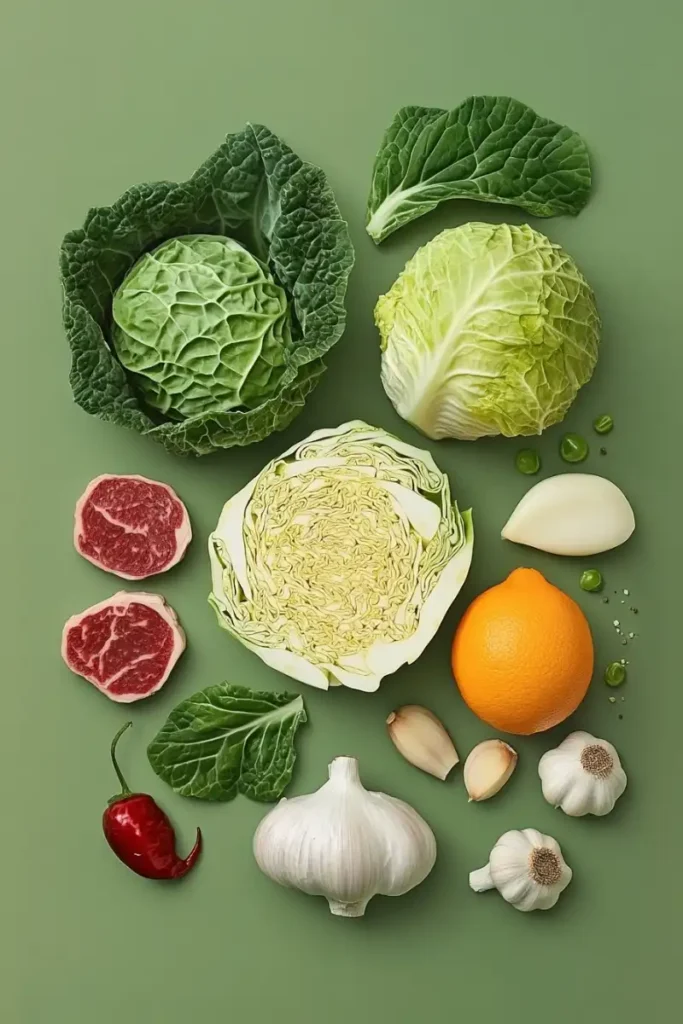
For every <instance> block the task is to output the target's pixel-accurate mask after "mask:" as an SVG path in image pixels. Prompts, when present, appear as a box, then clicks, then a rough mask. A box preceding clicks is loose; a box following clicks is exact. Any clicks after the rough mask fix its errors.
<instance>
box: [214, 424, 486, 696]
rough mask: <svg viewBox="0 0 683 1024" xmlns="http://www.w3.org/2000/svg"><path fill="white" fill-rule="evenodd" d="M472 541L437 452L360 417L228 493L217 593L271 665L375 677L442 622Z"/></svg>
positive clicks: (365, 682)
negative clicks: (438, 459) (453, 498)
mask: <svg viewBox="0 0 683 1024" xmlns="http://www.w3.org/2000/svg"><path fill="white" fill-rule="evenodd" d="M472 545H473V530H472V517H471V513H470V512H465V513H463V514H461V513H460V511H459V509H458V506H457V504H456V503H455V502H453V501H452V500H451V495H450V486H449V482H448V478H447V477H446V476H445V475H444V474H443V473H442V472H441V471H440V470H439V468H438V467H437V466H436V464H435V462H434V460H433V459H432V457H431V455H430V454H429V452H426V451H422V450H421V449H419V448H414V447H413V446H412V445H409V444H405V443H404V442H403V441H400V440H399V439H398V438H396V437H393V436H392V435H391V434H388V433H387V432H386V431H384V430H381V429H378V428H375V427H371V426H369V425H368V424H367V423H363V422H362V421H360V420H355V421H353V422H351V423H345V424H343V425H342V426H340V427H338V428H337V429H333V430H317V431H315V432H314V433H313V434H311V435H310V437H308V438H306V439H305V440H304V441H301V442H300V443H299V444H296V445H293V446H292V447H291V448H290V449H288V451H286V452H285V453H284V454H283V455H282V456H280V458H277V459H274V460H273V461H272V462H270V463H269V464H268V465H267V466H266V467H265V469H264V470H263V471H262V472H261V473H259V475H258V476H257V477H255V479H254V480H252V481H251V482H250V483H249V484H247V486H246V487H244V488H243V489H242V490H241V491H240V492H239V493H238V494H236V495H235V496H234V497H233V498H231V499H230V501H228V502H227V504H226V505H225V506H224V508H223V512H222V514H221V517H220V519H219V521H218V525H217V527H216V529H215V531H214V532H213V533H212V535H211V537H210V539H209V554H210V558H211V570H212V581H213V591H212V593H211V596H210V598H209V602H210V604H211V605H212V606H213V608H214V609H215V611H216V614H217V616H218V621H219V623H220V625H221V626H223V628H225V629H227V630H228V632H230V633H231V634H232V635H233V636H235V637H236V638H237V639H238V640H240V641H241V642H242V643H243V644H244V645H245V646H246V647H248V648H249V649H250V650H252V651H254V653H256V654H258V655H259V657H260V658H262V659H263V661H265V662H266V664H268V665H270V666H271V667H272V668H275V669H277V670H278V671H280V672H284V673H285V674H286V675H289V676H293V677H294V678H295V679H300V680H301V681H302V682H304V683H308V684H310V685H311V686H317V687H320V688H322V689H327V688H328V686H337V685H340V684H344V685H346V686H350V687H353V688H354V689H358V690H367V691H371V690H376V689H377V687H378V686H379V684H380V682H381V680H382V678H383V676H385V675H387V674H388V673H390V672H395V671H396V669H397V668H399V667H400V666H401V665H404V664H406V663H412V662H413V661H415V660H416V658H418V657H419V655H420V654H421V653H422V651H423V650H424V649H425V647H426V646H427V644H428V643H429V641H430V640H431V639H432V637H433V636H434V634H435V633H436V631H437V629H438V628H439V625H440V624H441V622H442V620H443V617H444V615H445V614H446V612H447V610H448V608H449V607H450V605H451V604H452V602H453V600H454V599H455V597H456V595H457V594H458V592H459V591H460V588H461V587H462V585H463V583H464V582H465V579H466V577H467V573H468V571H469V567H470V563H471V560H472Z"/></svg>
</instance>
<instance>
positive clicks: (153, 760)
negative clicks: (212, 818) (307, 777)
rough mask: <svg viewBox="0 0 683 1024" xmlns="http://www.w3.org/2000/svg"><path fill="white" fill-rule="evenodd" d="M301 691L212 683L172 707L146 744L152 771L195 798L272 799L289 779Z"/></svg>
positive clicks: (301, 707) (302, 717)
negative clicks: (254, 688) (299, 692)
mask: <svg viewBox="0 0 683 1024" xmlns="http://www.w3.org/2000/svg"><path fill="white" fill-rule="evenodd" d="M305 721H306V711H305V710H304V702H303V698H302V697H301V696H298V695H297V694H294V693H271V692H269V691H257V690H250V689H249V688H248V687H246V686H236V685H234V684H231V683H219V684H218V685H217V686H207V688H206V689H205V690H200V691H199V693H195V694H193V696H192V697H188V699H187V700H184V701H182V702H181V703H180V704H178V706H177V707H175V708H174V709H173V711H172V712H171V714H170V715H169V716H168V718H167V720H166V722H165V724H164V725H163V726H162V727H161V729H160V730H159V732H158V733H157V735H156V736H155V737H154V739H153V740H152V742H151V743H150V745H149V747H148V749H147V755H148V757H149V761H150V764H151V765H152V768H153V769H154V771H155V772H156V773H157V775H158V776H159V778H161V779H163V780H164V782H167V783H168V784H169V786H170V787H171V788H172V789H173V790H175V792H176V793H180V795H181V796H194V797H198V798H200V799H202V800H232V799H233V798H234V797H235V796H237V794H238V793H243V794H244V795H245V796H248V797H251V799H252V800H260V801H263V802H268V801H271V800H277V799H279V797H281V796H282V794H283V792H284V791H285V789H286V788H287V786H288V785H289V783H290V781H291V778H292V772H293V770H294V762H295V761H296V749H295V746H294V739H295V735H296V732H297V729H298V728H299V726H300V725H301V724H302V723H303V722H305Z"/></svg>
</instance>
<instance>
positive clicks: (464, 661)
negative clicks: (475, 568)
mask: <svg viewBox="0 0 683 1024" xmlns="http://www.w3.org/2000/svg"><path fill="white" fill-rule="evenodd" d="M452 664H453V675H454V676H455V680H456V682H457V684H458V688H459V690H460V693H461V694H462V696H463V699H464V700H465V702H466V703H467V704H468V705H469V707H470V708H471V709H472V711H474V713H475V715H478V716H479V718H482V719H483V720H484V721H485V722H488V724H489V725H492V726H493V727H494V729H500V730H501V731H502V732H511V733H517V734H518V735H522V736H528V735H529V734H530V733H534V732H542V731H543V730H544V729H551V728H552V727H553V726H554V725H557V724H558V723H559V722H562V721H563V720H564V719H565V718H567V716H568V715H571V713H572V712H573V711H575V710H576V708H577V707H578V706H579V704H580V703H581V701H582V700H583V698H584V697H585V695H586V691H587V689H588V686H589V684H590V681H591V677H592V675H593V639H592V637H591V631H590V626H589V625H588V622H587V620H586V616H585V615H584V614H583V612H582V611H581V609H580V608H579V606H578V604H577V603H576V601H573V600H572V599H571V597H568V595H567V594H565V593H563V592H562V591H561V590H559V589H558V588H557V587H554V586H553V585H552V583H548V581H547V580H546V579H545V577H544V576H542V575H541V573H540V572H537V571H536V570H535V569H515V571H514V572H512V573H510V575H509V576H508V578H507V579H506V580H504V582H503V583H499V584H498V586H496V587H491V589H490V590H486V591H484V593H483V594H480V595H479V597H477V598H475V600H474V601H473V602H472V604H471V605H470V606H469V608H468V609H467V611H466V612H465V614H464V615H463V617H462V619H461V620H460V624H459V625H458V628H457V630H456V633H455V637H454V640H453V658H452Z"/></svg>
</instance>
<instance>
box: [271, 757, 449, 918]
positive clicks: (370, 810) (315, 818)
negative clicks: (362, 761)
mask: <svg viewBox="0 0 683 1024" xmlns="http://www.w3.org/2000/svg"><path fill="white" fill-rule="evenodd" d="M329 776H330V777H329V781H328V782H326V783H325V785H324V786H322V787H321V788H320V789H318V790H317V791H316V792H315V793H310V794H308V795H307V796H297V797H294V798H293V799H291V800H287V799H283V800H281V801H280V803H279V804H278V805H277V807H275V808H274V809H273V810H272V811H271V812H270V813H269V814H267V815H266V816H265V818H264V819H263V821H262V822H261V824H260V825H259V827H258V828H257V830H256V834H255V836H254V856H255V857H256V862H257V864H258V866H259V867H260V868H261V871H263V872H264V873H265V874H266V875H268V876H269V878H272V879H273V880H274V881H275V882H279V884H280V885H285V886H289V887H291V888H294V889H300V890H301V891H302V892H305V893H308V894H309V895H311V896H324V897H325V898H326V900H327V901H328V903H329V905H330V910H331V911H332V913H333V914H337V915H339V916H340V917H362V916H363V914H364V913H365V908H366V907H367V905H368V903H369V902H370V900H371V899H372V897H373V896H375V895H377V894H380V895H382V896H401V895H402V894H403V893H405V892H408V890H409V889H412V888H413V887H414V886H416V885H419V884H420V882H422V881H424V879H425V878H426V877H427V875H428V874H429V872H430V871H431V870H432V868H433V867H434V862H435V860H436V840H435V838H434V834H433V832H432V830H431V829H430V827H429V825H428V824H427V823H426V822H425V821H423V819H422V818H421V817H420V815H419V814H418V813H417V811H414V810H413V808H412V807H410V806H409V805H408V804H406V803H403V801H402V800H396V799H395V798H394V797H392V796H386V795H385V794H384V793H370V792H368V790H366V789H365V788H364V787H363V785H362V784H361V781H360V777H359V775H358V761H357V760H356V759H355V757H336V758H335V759H334V761H332V763H331V764H330V766H329Z"/></svg>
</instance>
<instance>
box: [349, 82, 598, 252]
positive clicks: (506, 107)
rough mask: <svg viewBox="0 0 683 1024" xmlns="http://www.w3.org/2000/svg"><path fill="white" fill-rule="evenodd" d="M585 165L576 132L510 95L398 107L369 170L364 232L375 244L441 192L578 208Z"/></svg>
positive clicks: (548, 209) (532, 206)
mask: <svg viewBox="0 0 683 1024" xmlns="http://www.w3.org/2000/svg"><path fill="white" fill-rule="evenodd" d="M590 188H591V168H590V161H589V157H588V150H587V148H586V144H585V142H584V141H583V139H582V138H581V136H580V135H579V134H578V133H577V132H575V131H572V129H571V128H567V127H565V126H564V125H561V124H557V123H556V122H555V121H550V120H549V119H548V118H546V117H541V116H540V115H539V114H537V113H536V112H535V111H534V110H532V109H531V107H528V106H527V105H526V103H520V102H519V100H514V99H511V98H510V97H509V96H470V97H469V98H468V99H466V100H464V101H463V102H462V103H461V104H460V106H458V107H455V109H454V110H441V109H440V108H439V107H402V108H401V110H399V112H398V113H397V114H396V116H395V117H394V120H393V121H392V122H391V124H390V125H389V128H388V129H387V131H386V133H385V135H384V138H383V139H382V144H381V146H380V150H379V153H378V154H377V157H376V159H375V165H374V167H373V171H372V183H371V186H370V197H369V199H368V211H367V232H368V234H369V235H370V237H371V238H372V239H373V240H374V241H375V242H377V243H378V244H379V243H380V242H381V241H383V240H384V239H385V238H387V237H388V236H389V235H390V234H392V232H394V231H396V230H397V228H400V227H403V225H404V224H409V223H410V221H412V220H415V219H416V218H417V217H421V216H422V215H423V214H425V213H429V212H430V210H433V209H435V207H437V206H438V205H439V203H441V202H444V201H445V200H447V199H476V200H479V201H480V202H483V203H504V204H507V205H511V206H519V207H521V209H523V210H526V211H527V212H528V213H531V214H533V215H534V216H536V217H555V216H558V215H561V214H567V213H569V214H576V213H578V212H579V211H580V210H581V209H582V208H583V207H584V206H585V205H586V203H587V202H588V195H589V192H590Z"/></svg>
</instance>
